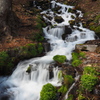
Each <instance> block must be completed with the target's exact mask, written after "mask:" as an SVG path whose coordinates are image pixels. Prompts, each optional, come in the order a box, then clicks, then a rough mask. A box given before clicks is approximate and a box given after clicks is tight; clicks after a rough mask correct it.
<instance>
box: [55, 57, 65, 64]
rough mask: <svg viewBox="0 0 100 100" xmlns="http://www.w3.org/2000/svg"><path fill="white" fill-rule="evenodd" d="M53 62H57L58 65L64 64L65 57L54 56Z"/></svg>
mask: <svg viewBox="0 0 100 100" xmlns="http://www.w3.org/2000/svg"><path fill="white" fill-rule="evenodd" d="M53 60H54V61H56V62H58V63H64V62H65V61H66V56H64V55H55V56H54V57H53Z"/></svg>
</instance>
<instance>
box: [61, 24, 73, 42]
mask: <svg viewBox="0 0 100 100" xmlns="http://www.w3.org/2000/svg"><path fill="white" fill-rule="evenodd" d="M71 33H72V30H71V28H70V27H68V26H65V33H64V34H63V35H62V38H63V40H65V38H66V37H67V36H68V35H69V34H71Z"/></svg>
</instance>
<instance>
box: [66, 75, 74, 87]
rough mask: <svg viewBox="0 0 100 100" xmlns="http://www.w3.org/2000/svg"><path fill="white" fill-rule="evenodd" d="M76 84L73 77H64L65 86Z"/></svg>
mask: <svg viewBox="0 0 100 100" xmlns="http://www.w3.org/2000/svg"><path fill="white" fill-rule="evenodd" d="M73 82H74V79H73V77H72V76H71V75H64V84H65V85H67V87H69V86H70V85H71V84H72V83H73Z"/></svg>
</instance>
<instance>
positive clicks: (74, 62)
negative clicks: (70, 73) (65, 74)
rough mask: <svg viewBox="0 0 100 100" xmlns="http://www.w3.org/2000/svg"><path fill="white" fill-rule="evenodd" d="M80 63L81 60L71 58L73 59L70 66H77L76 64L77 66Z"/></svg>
mask: <svg viewBox="0 0 100 100" xmlns="http://www.w3.org/2000/svg"><path fill="white" fill-rule="evenodd" d="M80 64H82V62H81V60H80V59H77V60H73V61H72V66H74V67H77V66H79V65H80Z"/></svg>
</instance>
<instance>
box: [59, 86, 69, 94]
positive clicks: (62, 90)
mask: <svg viewBox="0 0 100 100" xmlns="http://www.w3.org/2000/svg"><path fill="white" fill-rule="evenodd" d="M67 91H68V88H67V87H66V86H65V85H62V86H61V87H60V88H59V89H58V92H61V93H63V94H65V93H66V92H67Z"/></svg>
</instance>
